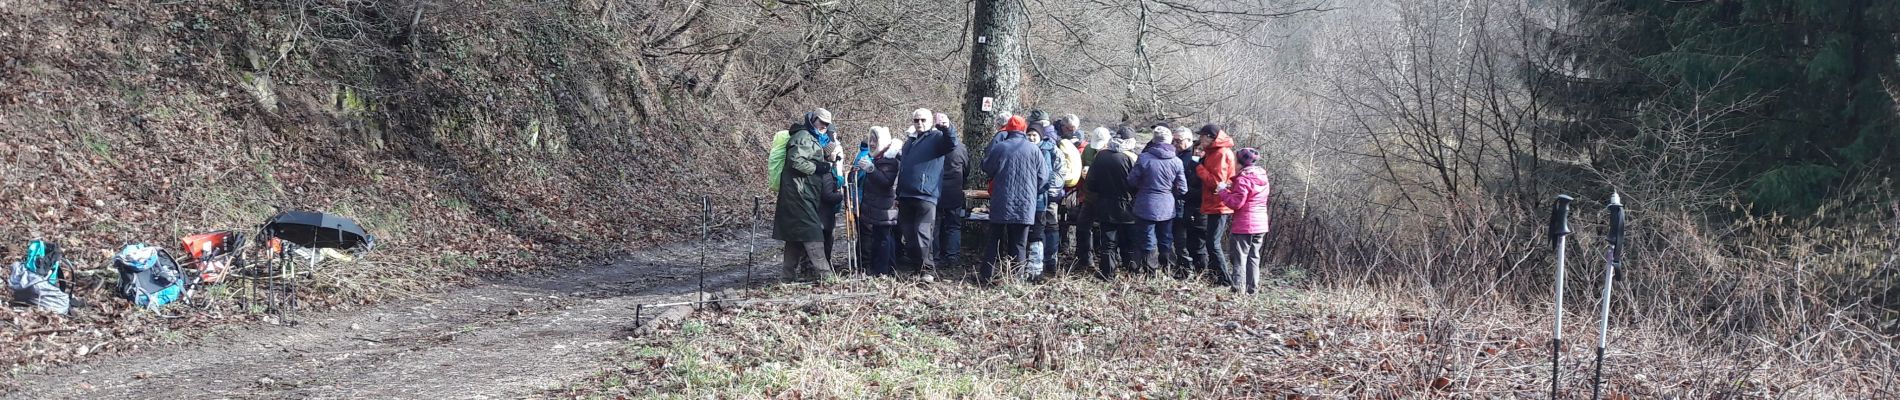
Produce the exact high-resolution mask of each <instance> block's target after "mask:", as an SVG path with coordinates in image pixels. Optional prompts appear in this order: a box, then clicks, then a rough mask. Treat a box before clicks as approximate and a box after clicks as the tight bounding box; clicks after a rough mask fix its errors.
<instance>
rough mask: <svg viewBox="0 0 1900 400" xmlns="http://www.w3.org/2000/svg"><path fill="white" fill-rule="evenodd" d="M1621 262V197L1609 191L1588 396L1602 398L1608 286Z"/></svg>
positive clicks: (1606, 344) (1608, 304) (1606, 338)
mask: <svg viewBox="0 0 1900 400" xmlns="http://www.w3.org/2000/svg"><path fill="white" fill-rule="evenodd" d="M1622 262H1623V199H1622V197H1621V196H1618V195H1617V194H1616V193H1615V192H1611V193H1610V254H1608V255H1607V256H1605V257H1604V263H1603V300H1602V301H1603V308H1601V309H1600V310H1599V311H1600V313H1599V315H1600V317H1599V318H1601V320H1600V321H1599V322H1598V323H1597V362H1596V364H1597V365H1596V370H1597V371H1596V375H1595V376H1592V377H1590V398H1592V399H1602V398H1603V392H1602V390H1601V389H1602V386H1603V349H1604V348H1606V347H1609V345H1610V287H1611V286H1614V285H1615V284H1616V264H1618V263H1622Z"/></svg>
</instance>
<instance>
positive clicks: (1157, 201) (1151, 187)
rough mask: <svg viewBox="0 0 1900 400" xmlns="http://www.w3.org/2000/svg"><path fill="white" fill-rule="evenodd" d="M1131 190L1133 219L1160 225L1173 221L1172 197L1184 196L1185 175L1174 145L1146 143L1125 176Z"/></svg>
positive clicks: (1186, 188) (1185, 187) (1185, 188)
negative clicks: (1133, 210) (1133, 201)
mask: <svg viewBox="0 0 1900 400" xmlns="http://www.w3.org/2000/svg"><path fill="white" fill-rule="evenodd" d="M1128 185H1129V186H1134V187H1135V206H1134V209H1135V218H1137V219H1140V220H1143V221H1151V222H1160V221H1167V220H1171V219H1174V197H1175V196H1180V195H1184V194H1187V190H1188V187H1187V174H1186V173H1185V169H1184V167H1182V166H1181V159H1180V158H1179V157H1178V156H1177V155H1176V152H1175V151H1174V145H1171V144H1167V143H1150V144H1148V148H1146V149H1142V150H1141V159H1140V160H1137V161H1135V170H1134V171H1131V172H1129V173H1128Z"/></svg>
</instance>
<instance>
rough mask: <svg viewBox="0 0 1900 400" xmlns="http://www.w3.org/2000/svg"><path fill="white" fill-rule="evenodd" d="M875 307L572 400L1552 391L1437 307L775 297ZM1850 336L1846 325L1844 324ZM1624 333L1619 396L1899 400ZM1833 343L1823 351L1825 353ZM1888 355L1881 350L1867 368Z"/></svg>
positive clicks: (1069, 288) (789, 328) (685, 324)
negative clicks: (817, 299) (1883, 399)
mask: <svg viewBox="0 0 1900 400" xmlns="http://www.w3.org/2000/svg"><path fill="white" fill-rule="evenodd" d="M848 293H874V295H872V296H869V297H864V298H857V299H852V300H841V301H832V302H824V303H807V304H799V303H787V304H777V305H762V306H757V307H751V308H745V309H741V310H717V311H715V310H704V311H700V312H697V313H695V314H693V316H692V317H689V318H687V319H685V320H683V321H680V322H676V323H668V324H664V325H663V326H659V327H656V331H654V332H652V333H651V334H649V335H647V336H646V337H641V338H635V339H633V344H632V345H631V346H629V347H628V348H627V349H626V350H625V351H624V352H623V353H622V354H621V355H620V356H619V357H617V358H615V359H614V360H613V361H612V362H611V364H610V366H608V367H607V369H606V370H605V371H604V372H602V373H601V374H599V375H598V376H597V377H595V378H594V379H591V380H588V381H585V382H582V383H579V384H577V385H575V386H573V387H570V388H567V389H563V390H560V391H556V392H552V393H549V394H547V396H549V397H558V398H616V397H623V398H649V397H670V398H1101V397H1124V398H1283V397H1284V398H1339V397H1346V398H1419V397H1456V398H1536V397H1544V396H1547V395H1548V391H1549V389H1550V380H1549V379H1550V358H1549V357H1550V353H1549V344H1548V340H1549V329H1550V328H1549V323H1550V317H1549V315H1548V314H1547V313H1544V312H1543V311H1542V310H1517V309H1509V308H1502V307H1500V308H1493V309H1469V308H1466V309H1441V308H1435V306H1434V305H1432V304H1426V303H1425V302H1424V301H1423V300H1420V299H1427V298H1431V297H1432V296H1421V295H1420V294H1418V293H1394V292H1378V291H1367V290H1333V289H1313V288H1304V289H1301V288H1290V287H1285V286H1282V287H1278V288H1276V289H1274V290H1270V291H1267V292H1266V293H1264V294H1262V295H1259V296H1251V297H1250V296H1237V295H1234V294H1231V293H1229V292H1227V291H1225V290H1223V289H1212V288H1208V287H1205V286H1203V285H1200V284H1197V283H1187V282H1180V281H1174V280H1170V279H1142V280H1131V281H1121V282H1115V283H1103V282H1099V281H1096V280H1089V279H1082V280H1058V281H1055V282H1052V283H1049V284H1044V285H1005V286H1003V287H1000V288H995V289H976V288H973V287H969V286H965V285H944V284H936V285H918V284H914V283H904V282H897V281H890V280H881V279H876V280H864V281H851V282H846V283H843V284H839V285H835V286H829V287H821V288H812V287H807V286H787V287H777V288H770V289H765V290H764V291H763V292H761V293H759V294H758V296H760V297H771V298H783V297H799V296H809V295H814V294H848ZM1566 319H1567V321H1566V322H1567V327H1568V328H1569V329H1566V331H1567V332H1566V333H1567V337H1569V338H1570V339H1569V340H1570V341H1571V342H1572V343H1573V346H1570V348H1568V349H1567V351H1566V353H1565V356H1564V364H1563V368H1564V378H1565V379H1564V381H1565V386H1566V388H1568V389H1567V391H1568V394H1567V396H1570V397H1576V396H1584V395H1587V392H1588V378H1587V375H1586V374H1587V372H1588V370H1589V369H1588V368H1589V366H1590V359H1591V357H1590V355H1591V354H1592V352H1593V349H1590V347H1593V346H1594V340H1595V338H1596V336H1595V330H1596V329H1595V324H1594V322H1593V321H1594V317H1593V316H1590V315H1577V314H1572V315H1571V316H1570V317H1569V318H1566ZM1837 328H1840V327H1837ZM1664 332H1665V329H1657V327H1627V326H1616V327H1614V332H1612V333H1613V338H1614V340H1615V342H1613V343H1612V348H1611V349H1610V351H1609V358H1608V361H1607V365H1606V371H1605V372H1604V374H1605V377H1606V378H1607V379H1608V382H1609V383H1608V385H1607V387H1608V388H1609V390H1610V394H1611V396H1608V398H1664V397H1677V396H1682V397H1695V398H1890V397H1892V396H1894V395H1896V394H1900V392H1894V391H1893V389H1892V388H1891V387H1889V386H1888V385H1889V383H1888V382H1885V380H1887V379H1888V378H1884V377H1890V376H1893V375H1894V374H1895V373H1896V371H1894V361H1895V358H1894V353H1893V352H1884V353H1877V354H1878V356H1877V357H1876V356H1861V357H1857V358H1847V359H1830V358H1827V357H1831V356H1821V355H1816V353H1810V352H1807V351H1808V350H1811V349H1812V348H1813V347H1816V346H1820V343H1827V340H1832V339H1842V338H1845V337H1846V336H1844V335H1852V333H1845V332H1851V330H1846V329H1842V330H1841V331H1824V333H1821V334H1818V335H1819V336H1820V337H1826V338H1827V339H1822V340H1819V341H1814V342H1808V343H1795V344H1782V343H1773V342H1772V341H1770V342H1768V343H1762V342H1760V340H1761V339H1758V338H1755V337H1735V338H1725V339H1726V340H1722V341H1720V342H1721V343H1696V342H1690V341H1686V340H1683V339H1682V338H1680V337H1676V336H1671V335H1670V334H1668V333H1664ZM1830 332H1843V333H1830ZM1817 338H1818V337H1817ZM1859 354H1871V353H1859Z"/></svg>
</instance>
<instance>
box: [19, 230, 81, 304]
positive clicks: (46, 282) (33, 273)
mask: <svg viewBox="0 0 1900 400" xmlns="http://www.w3.org/2000/svg"><path fill="white" fill-rule="evenodd" d="M64 264H65V256H64V255H63V254H61V253H60V251H59V245H56V244H53V243H48V242H46V241H41V240H35V241H32V242H29V243H27V245H26V259H25V260H21V261H20V262H16V263H13V264H12V265H11V266H9V267H8V269H9V270H10V272H9V274H8V275H7V289H8V291H9V292H12V296H11V298H10V299H9V300H11V301H12V302H13V303H17V304H26V305H31V306H35V307H39V308H43V309H46V310H48V311H52V312H54V313H58V314H65V313H67V311H69V310H70V309H71V305H72V297H71V296H69V295H67V294H66V291H65V290H64V289H65V288H63V287H61V286H60V284H61V283H65V282H61V280H60V279H59V278H60V276H59V273H60V270H61V269H62V267H63V266H64ZM68 285H69V286H70V284H68Z"/></svg>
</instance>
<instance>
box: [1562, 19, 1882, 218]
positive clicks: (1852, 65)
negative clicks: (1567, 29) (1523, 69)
mask: <svg viewBox="0 0 1900 400" xmlns="http://www.w3.org/2000/svg"><path fill="white" fill-rule="evenodd" d="M1571 5H1572V7H1573V9H1575V10H1578V11H1580V12H1582V13H1583V14H1584V15H1583V19H1582V21H1584V22H1583V26H1582V27H1581V28H1580V30H1578V31H1577V32H1575V33H1576V36H1570V37H1564V36H1559V37H1558V38H1556V39H1554V43H1556V44H1558V45H1559V46H1560V47H1561V48H1562V49H1563V50H1564V51H1566V52H1568V53H1570V54H1571V55H1574V56H1576V57H1578V59H1579V60H1581V65H1579V66H1578V67H1580V68H1581V69H1582V70H1583V71H1585V72H1586V73H1587V74H1588V75H1591V76H1592V77H1594V78H1595V79H1590V80H1586V82H1584V83H1578V82H1577V81H1578V80H1576V79H1539V80H1534V82H1550V83H1549V84H1550V85H1560V86H1563V87H1556V88H1552V90H1546V91H1542V92H1541V93H1545V95H1544V100H1546V101H1550V102H1551V103H1553V104H1554V105H1556V107H1555V108H1556V109H1557V110H1558V112H1559V113H1561V114H1563V115H1564V117H1565V118H1562V119H1560V120H1561V121H1564V122H1560V123H1559V124H1560V125H1579V126H1574V127H1566V128H1565V129H1564V130H1563V131H1566V132H1588V133H1586V134H1580V135H1569V136H1566V137H1564V139H1565V140H1568V141H1572V142H1575V143H1587V142H1592V141H1597V140H1603V139H1606V138H1636V139H1639V140H1640V137H1639V136H1640V135H1641V134H1640V132H1642V131H1643V128H1644V127H1645V126H1655V125H1656V124H1661V123H1665V122H1666V121H1663V120H1661V119H1659V118H1657V116H1655V115H1643V114H1642V112H1641V110H1644V109H1652V110H1653V109H1665V110H1676V111H1674V112H1677V113H1699V112H1711V111H1709V110H1711V109H1712V107H1710V105H1711V102H1713V103H1714V104H1716V105H1720V104H1737V103H1740V102H1744V101H1745V100H1752V101H1756V102H1754V103H1749V104H1748V107H1746V108H1745V110H1744V111H1743V112H1740V113H1736V115H1737V116H1736V117H1734V118H1724V119H1723V120H1722V121H1720V122H1717V123H1716V124H1715V125H1714V126H1708V127H1704V128H1706V129H1712V130H1720V131H1724V132H1734V133H1735V134H1734V135H1732V136H1728V137H1725V138H1724V139H1723V140H1722V141H1721V143H1720V144H1721V145H1722V146H1723V147H1724V148H1725V149H1728V150H1729V151H1733V152H1736V153H1737V154H1734V157H1731V158H1730V159H1732V160H1735V161H1734V163H1733V165H1730V166H1729V167H1732V168H1731V169H1729V170H1728V172H1727V173H1726V174H1725V175H1724V176H1721V177H1719V178H1718V179H1722V180H1726V181H1728V182H1723V183H1730V184H1736V185H1737V187H1741V188H1744V193H1741V194H1743V195H1745V196H1747V197H1746V199H1747V200H1749V201H1751V202H1752V203H1754V204H1755V206H1756V208H1757V209H1758V210H1761V211H1780V212H1788V213H1796V214H1800V213H1805V212H1807V211H1812V210H1813V207H1815V206H1817V205H1818V204H1821V203H1822V202H1824V201H1825V200H1826V199H1828V198H1830V197H1831V196H1835V195H1837V192H1840V190H1838V189H1839V188H1838V187H1837V185H1841V184H1844V183H1845V182H1848V181H1853V180H1852V179H1843V178H1846V176H1844V175H1847V174H1850V173H1854V172H1859V171H1865V172H1867V173H1870V174H1875V175H1882V176H1887V177H1892V176H1893V173H1894V168H1893V167H1894V164H1895V163H1894V159H1895V157H1894V156H1895V154H1894V153H1895V150H1896V149H1895V142H1896V140H1894V139H1895V138H1896V137H1900V121H1896V120H1897V119H1900V116H1896V114H1897V113H1896V111H1895V107H1894V98H1893V96H1892V95H1891V94H1890V93H1888V92H1887V90H1886V88H1885V87H1884V86H1883V85H1882V83H1883V80H1884V81H1895V80H1900V62H1897V61H1896V52H1895V49H1896V48H1897V47H1900V43H1896V42H1900V38H1896V35H1894V34H1893V31H1892V29H1891V27H1894V26H1900V2H1893V1H1884V0H1735V1H1719V2H1669V1H1648V0H1576V1H1572V2H1571ZM1602 38H1611V40H1602ZM1542 72H1543V73H1545V74H1546V75H1545V76H1552V75H1567V74H1568V73H1567V72H1556V71H1542ZM1690 101H1696V102H1697V103H1689V102H1690ZM1657 106H1662V107H1657ZM1676 116H1680V115H1676ZM1698 116H1701V115H1698ZM1633 156H1634V155H1631V154H1615V153H1612V154H1605V155H1603V157H1602V158H1601V159H1599V160H1598V162H1599V163H1601V164H1603V165H1604V166H1606V167H1608V168H1617V167H1618V162H1619V161H1621V160H1624V159H1627V158H1629V157H1633ZM1718 186H1728V185H1718Z"/></svg>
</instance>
